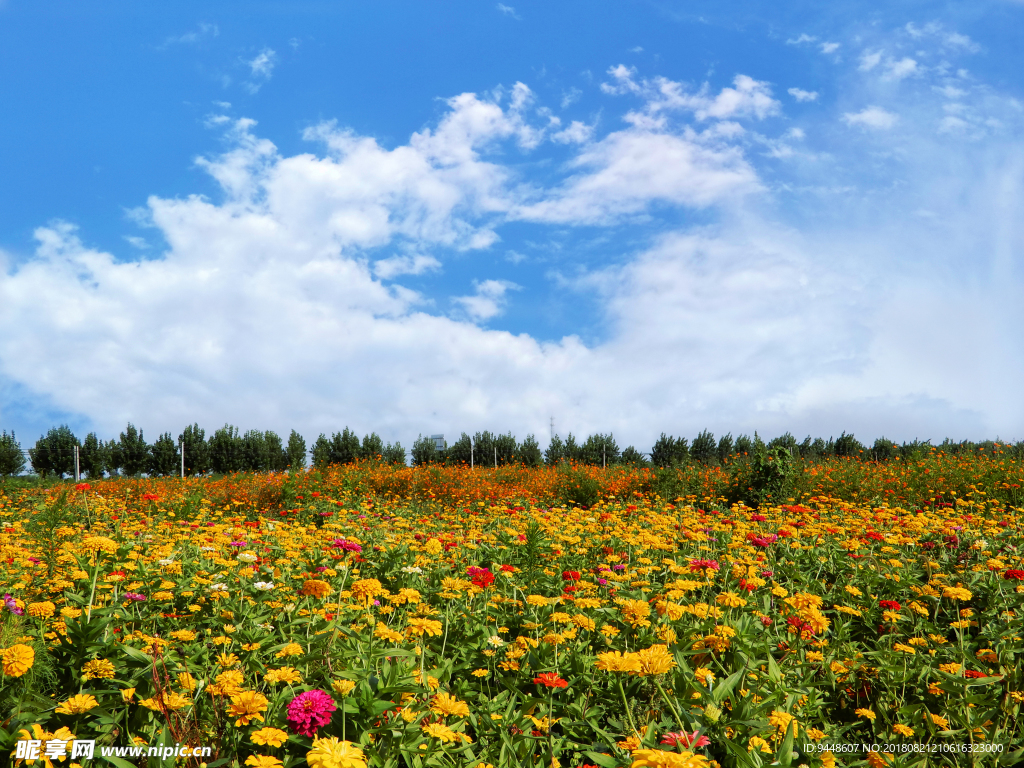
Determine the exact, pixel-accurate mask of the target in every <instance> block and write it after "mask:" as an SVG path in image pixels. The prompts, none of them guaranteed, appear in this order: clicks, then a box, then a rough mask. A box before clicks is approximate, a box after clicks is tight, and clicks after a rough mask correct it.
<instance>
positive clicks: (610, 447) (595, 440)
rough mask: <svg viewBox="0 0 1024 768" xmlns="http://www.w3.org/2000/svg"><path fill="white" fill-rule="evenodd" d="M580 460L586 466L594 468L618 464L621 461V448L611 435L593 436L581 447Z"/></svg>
mask: <svg viewBox="0 0 1024 768" xmlns="http://www.w3.org/2000/svg"><path fill="white" fill-rule="evenodd" d="M579 460H580V461H581V462H583V463H584V464H591V465H594V466H601V465H602V464H607V465H611V464H617V463H618V461H619V446H618V444H617V443H616V442H615V438H614V437H613V436H612V435H611V434H610V433H609V434H607V435H602V434H597V435H591V436H590V437H588V438H587V439H586V442H584V443H583V445H581V446H580V456H579Z"/></svg>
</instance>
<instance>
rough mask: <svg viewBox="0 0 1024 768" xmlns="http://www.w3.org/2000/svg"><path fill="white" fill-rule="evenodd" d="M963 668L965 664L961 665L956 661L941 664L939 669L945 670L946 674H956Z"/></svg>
mask: <svg viewBox="0 0 1024 768" xmlns="http://www.w3.org/2000/svg"><path fill="white" fill-rule="evenodd" d="M961 669H963V666H962V665H960V664H956V663H950V664H939V671H940V672H945V673H946V674H949V675H955V674H957V673H959V672H960V670H961Z"/></svg>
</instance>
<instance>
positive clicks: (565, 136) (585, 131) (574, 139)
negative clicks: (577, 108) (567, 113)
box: [551, 120, 594, 144]
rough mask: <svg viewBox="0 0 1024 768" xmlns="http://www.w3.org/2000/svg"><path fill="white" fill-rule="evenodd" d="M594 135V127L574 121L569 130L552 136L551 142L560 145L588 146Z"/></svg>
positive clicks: (566, 129)
mask: <svg viewBox="0 0 1024 768" xmlns="http://www.w3.org/2000/svg"><path fill="white" fill-rule="evenodd" d="M593 135H594V126H592V125H586V124H584V123H581V122H580V121H579V120H573V121H572V122H571V123H570V124H569V127H568V128H565V129H564V130H561V131H558V132H557V133H553V134H551V140H552V141H556V142H558V143H559V144H586V143H587V142H588V141H590V139H591V137H592V136H593Z"/></svg>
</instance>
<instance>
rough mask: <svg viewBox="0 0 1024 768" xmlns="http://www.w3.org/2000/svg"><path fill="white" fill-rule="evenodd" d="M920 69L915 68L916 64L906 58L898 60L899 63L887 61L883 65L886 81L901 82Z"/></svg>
mask: <svg viewBox="0 0 1024 768" xmlns="http://www.w3.org/2000/svg"><path fill="white" fill-rule="evenodd" d="M919 72H920V69H919V68H918V66H917V62H916V61H915V60H914V59H911V58H910V57H908V56H905V57H904V58H902V59H900V60H899V61H889V62H888V63H886V65H885V79H886V80H902V79H903V78H905V77H910V76H911V75H915V74H918V73H919Z"/></svg>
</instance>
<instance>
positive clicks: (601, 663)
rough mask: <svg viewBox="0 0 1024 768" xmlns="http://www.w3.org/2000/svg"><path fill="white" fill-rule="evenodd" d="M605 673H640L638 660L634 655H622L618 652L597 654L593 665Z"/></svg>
mask: <svg viewBox="0 0 1024 768" xmlns="http://www.w3.org/2000/svg"><path fill="white" fill-rule="evenodd" d="M594 666H596V667H597V668H598V669H600V670H603V671H605V672H633V673H638V672H640V659H639V658H638V657H637V655H636V654H635V653H627V654H622V653H620V652H619V651H606V652H605V653H599V654H597V663H596V664H595V665H594Z"/></svg>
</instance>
